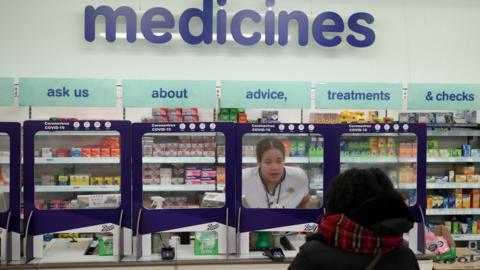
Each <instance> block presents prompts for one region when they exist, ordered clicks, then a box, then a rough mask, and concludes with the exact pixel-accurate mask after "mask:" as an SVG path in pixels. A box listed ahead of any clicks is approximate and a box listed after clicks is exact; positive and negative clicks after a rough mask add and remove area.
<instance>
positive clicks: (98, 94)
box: [19, 78, 117, 107]
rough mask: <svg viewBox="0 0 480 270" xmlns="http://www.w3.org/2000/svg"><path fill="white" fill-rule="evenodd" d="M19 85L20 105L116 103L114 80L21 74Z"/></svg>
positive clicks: (95, 104) (86, 105)
mask: <svg viewBox="0 0 480 270" xmlns="http://www.w3.org/2000/svg"><path fill="white" fill-rule="evenodd" d="M19 86H20V90H19V94H20V106H40V107H46V106H55V107H115V106H116V98H117V93H116V82H115V80H104V79H57V78H20V79H19Z"/></svg>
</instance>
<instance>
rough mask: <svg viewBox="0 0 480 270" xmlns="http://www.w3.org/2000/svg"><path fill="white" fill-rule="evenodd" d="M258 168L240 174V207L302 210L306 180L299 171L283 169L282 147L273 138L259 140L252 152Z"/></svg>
mask: <svg viewBox="0 0 480 270" xmlns="http://www.w3.org/2000/svg"><path fill="white" fill-rule="evenodd" d="M256 156H257V163H258V165H257V166H256V167H253V168H246V169H243V170H242V191H243V195H242V201H243V206H245V207H251V208H305V207H306V206H307V205H308V201H309V195H308V178H307V175H306V174H305V172H304V171H303V169H301V168H297V167H290V166H285V147H284V145H283V144H282V142H280V141H279V140H277V139H275V138H271V137H270V138H265V139H262V140H261V141H260V142H259V143H258V144H257V148H256Z"/></svg>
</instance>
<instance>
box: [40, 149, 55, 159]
mask: <svg viewBox="0 0 480 270" xmlns="http://www.w3.org/2000/svg"><path fill="white" fill-rule="evenodd" d="M42 157H44V158H51V157H53V150H52V148H50V147H43V148H42Z"/></svg>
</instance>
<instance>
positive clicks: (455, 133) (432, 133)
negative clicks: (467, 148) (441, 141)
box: [427, 129, 480, 137]
mask: <svg viewBox="0 0 480 270" xmlns="http://www.w3.org/2000/svg"><path fill="white" fill-rule="evenodd" d="M427 136H428V137H465V136H480V130H471V129H465V130H457V129H453V130H448V131H441V130H429V131H427Z"/></svg>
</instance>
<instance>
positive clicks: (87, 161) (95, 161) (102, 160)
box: [35, 157, 120, 164]
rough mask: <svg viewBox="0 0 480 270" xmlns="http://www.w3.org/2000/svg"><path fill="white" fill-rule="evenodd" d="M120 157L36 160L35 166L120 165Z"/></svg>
mask: <svg viewBox="0 0 480 270" xmlns="http://www.w3.org/2000/svg"><path fill="white" fill-rule="evenodd" d="M118 163H120V158H118V157H54V158H35V164H118Z"/></svg>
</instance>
